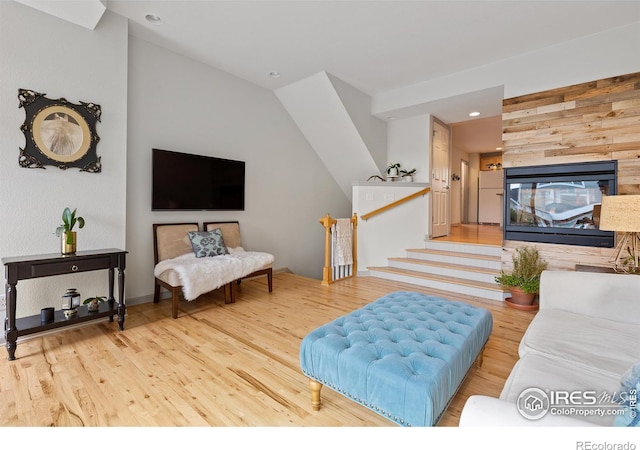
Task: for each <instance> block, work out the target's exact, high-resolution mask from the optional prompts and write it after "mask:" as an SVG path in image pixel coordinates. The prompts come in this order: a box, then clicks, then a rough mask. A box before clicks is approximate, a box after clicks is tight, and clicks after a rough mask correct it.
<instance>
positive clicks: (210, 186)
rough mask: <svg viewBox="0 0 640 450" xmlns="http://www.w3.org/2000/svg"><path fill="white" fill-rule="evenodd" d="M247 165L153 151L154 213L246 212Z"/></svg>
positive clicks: (166, 151) (177, 153)
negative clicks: (245, 182)
mask: <svg viewBox="0 0 640 450" xmlns="http://www.w3.org/2000/svg"><path fill="white" fill-rule="evenodd" d="M244 181H245V163H244V161H234V160H230V159H222V158H215V157H212V156H203V155H192V154H188V153H180V152H174V151H169V150H160V149H157V148H154V149H152V187H151V192H152V194H151V197H152V200H151V209H152V210H153V211H244Z"/></svg>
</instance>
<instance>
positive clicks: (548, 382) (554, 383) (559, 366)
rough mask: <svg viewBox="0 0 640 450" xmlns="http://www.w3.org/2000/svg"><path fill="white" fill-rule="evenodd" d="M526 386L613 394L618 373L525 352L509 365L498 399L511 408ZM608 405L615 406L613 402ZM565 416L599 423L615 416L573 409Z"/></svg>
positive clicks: (606, 423) (618, 378)
mask: <svg viewBox="0 0 640 450" xmlns="http://www.w3.org/2000/svg"><path fill="white" fill-rule="evenodd" d="M529 388H539V389H541V390H543V391H545V392H547V393H549V392H550V391H555V392H559V391H566V392H579V391H582V392H584V391H595V393H596V395H597V396H598V395H600V394H604V395H605V396H606V395H608V396H610V397H611V398H613V396H614V394H615V393H616V392H617V391H618V389H619V388H620V376H619V375H616V374H613V373H606V372H603V371H600V370H593V369H591V368H589V367H585V366H581V365H576V364H575V363H573V362H571V361H562V360H559V359H557V358H549V357H546V356H544V355H540V354H535V353H528V354H526V355H524V356H523V357H522V358H520V360H518V362H517V363H516V365H515V366H514V367H513V370H512V371H511V374H510V375H509V378H507V381H506V383H505V385H504V388H503V389H502V393H501V394H500V399H501V400H506V401H508V402H509V403H512V404H513V405H514V408H515V405H516V403H517V401H518V397H519V396H520V394H521V393H522V392H523V391H525V390H526V389H529ZM611 408H618V407H617V406H615V405H613V406H611ZM593 409H600V408H593ZM547 414H550V413H547ZM568 417H573V418H575V419H581V420H586V421H588V422H591V423H594V424H597V425H603V426H611V425H613V421H614V418H615V416H613V415H602V416H599V415H597V414H589V415H581V414H579V413H577V412H576V413H574V414H570V415H568Z"/></svg>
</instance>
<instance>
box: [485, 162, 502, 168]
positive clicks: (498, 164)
mask: <svg viewBox="0 0 640 450" xmlns="http://www.w3.org/2000/svg"><path fill="white" fill-rule="evenodd" d="M487 169H489V170H498V169H502V164H500V163H490V164H487Z"/></svg>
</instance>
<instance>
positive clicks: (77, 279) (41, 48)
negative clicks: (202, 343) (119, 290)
mask: <svg viewBox="0 0 640 450" xmlns="http://www.w3.org/2000/svg"><path fill="white" fill-rule="evenodd" d="M0 80H2V82H1V83H0V146H1V147H2V152H1V154H0V205H2V213H1V214H0V229H1V230H2V233H0V256H1V257H8V256H22V255H30V254H46V253H59V252H60V240H59V238H57V237H56V235H55V229H56V227H57V226H58V225H60V224H61V223H62V220H61V215H62V210H63V209H64V207H65V206H69V207H71V208H77V209H78V213H79V214H80V215H81V216H83V217H84V218H85V219H86V226H85V227H84V228H83V229H82V230H77V231H78V241H79V243H78V250H89V249H100V248H111V247H117V248H124V246H125V234H126V230H125V211H126V210H125V207H126V187H127V180H126V151H127V21H126V20H125V19H123V18H122V17H119V16H117V15H115V14H111V13H108V12H107V13H106V14H105V16H104V18H103V19H102V21H101V22H100V24H99V25H98V27H97V28H96V30H95V31H91V30H88V29H86V28H82V27H80V26H78V25H74V24H71V23H69V22H67V21H64V20H62V19H57V18H54V17H51V16H49V15H47V14H44V13H41V12H39V11H36V10H34V9H32V8H30V7H28V6H25V5H22V4H19V3H14V2H6V1H2V2H0ZM20 88H25V89H32V90H35V91H37V92H41V93H46V94H47V97H48V98H51V99H57V98H61V97H64V98H66V99H67V100H68V101H70V102H72V103H79V101H85V102H95V103H97V104H99V105H100V106H101V108H102V121H101V122H98V123H97V126H96V132H97V134H98V136H99V137H100V142H99V143H98V144H97V147H96V150H97V154H98V156H100V157H101V162H102V173H98V174H94V173H86V172H80V171H79V170H78V169H76V168H71V169H68V170H66V171H63V170H60V169H58V168H57V167H55V166H45V167H47V168H46V169H45V170H43V169H25V168H22V167H20V166H19V165H18V154H19V147H22V148H24V146H25V137H24V133H23V132H22V131H21V130H20V126H21V125H22V123H23V122H24V120H25V112H24V109H22V108H19V107H18V106H19V103H18V89H20ZM101 272H104V273H101ZM106 286H107V275H106V271H100V272H91V273H85V274H81V275H68V276H60V277H54V278H44V279H36V280H27V281H21V282H20V283H18V290H17V291H18V305H17V313H18V316H23V315H30V314H38V313H39V311H40V309H41V308H43V307H45V306H55V307H58V308H59V307H60V304H61V298H60V297H61V295H62V294H63V293H64V291H65V290H66V288H69V287H75V288H77V289H78V290H79V291H80V293H81V294H83V295H85V296H89V295H96V294H100V295H106Z"/></svg>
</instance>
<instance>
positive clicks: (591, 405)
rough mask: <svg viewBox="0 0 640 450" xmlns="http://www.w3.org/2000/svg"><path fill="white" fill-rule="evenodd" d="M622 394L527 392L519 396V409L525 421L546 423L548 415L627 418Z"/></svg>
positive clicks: (530, 390) (539, 390)
mask: <svg viewBox="0 0 640 450" xmlns="http://www.w3.org/2000/svg"><path fill="white" fill-rule="evenodd" d="M624 400H625V399H623V398H620V397H619V396H618V394H613V395H612V394H609V393H607V392H600V393H598V392H596V391H561V390H557V391H551V390H542V389H540V388H537V387H531V388H527V389H525V390H524V391H522V393H521V394H520V395H519V396H518V401H517V408H518V412H519V413H520V415H522V417H524V418H525V419H529V420H539V419H542V418H543V417H544V416H546V415H547V414H552V415H557V416H583V417H584V416H617V415H623V414H624V410H623V409H622V408H621V407H620V405H621V404H623V403H624Z"/></svg>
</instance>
